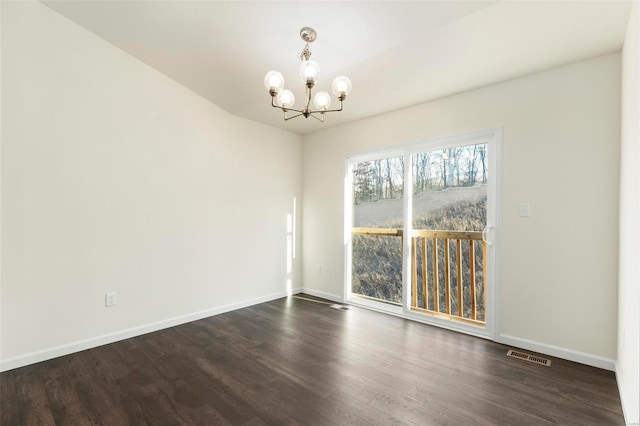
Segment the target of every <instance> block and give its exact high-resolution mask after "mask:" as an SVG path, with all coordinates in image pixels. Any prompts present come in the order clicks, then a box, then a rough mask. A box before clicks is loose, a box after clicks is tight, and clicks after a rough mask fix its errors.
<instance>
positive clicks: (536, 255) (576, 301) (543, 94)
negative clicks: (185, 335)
mask: <svg viewBox="0 0 640 426" xmlns="http://www.w3.org/2000/svg"><path fill="white" fill-rule="evenodd" d="M470 72H472V71H471V70H470ZM434 84H437V82H434ZM494 127H503V128H504V147H503V150H504V153H503V154H504V163H503V166H504V168H503V185H504V190H503V206H502V217H503V233H502V235H503V240H502V253H503V257H502V262H501V264H502V268H501V270H500V271H498V274H499V280H500V282H501V286H502V287H501V305H500V310H501V314H502V319H501V321H500V333H501V339H502V340H503V341H506V340H509V342H511V343H514V342H515V343H517V344H519V345H521V347H527V346H528V347H530V348H531V347H533V348H537V349H540V350H542V351H545V352H547V353H550V352H551V353H552V354H557V355H561V356H565V357H568V358H572V359H575V360H580V361H582V362H587V363H591V364H593V365H600V366H603V367H605V368H611V369H613V365H614V364H613V363H614V360H615V358H616V327H617V303H618V295H617V250H618V166H619V138H620V54H618V53H614V54H610V55H606V56H602V57H598V58H594V59H591V60H587V61H583V62H579V63H575V64H572V65H568V66H565V67H561V68H557V69H553V70H549V71H546V72H541V73H538V74H534V75H530V76H527V77H524V78H519V79H516V80H511V81H507V82H504V83H500V84H496V85H493V86H489V87H485V88H482V89H478V90H474V91H471V92H467V93H462V94H459V95H456V96H452V97H448V98H444V99H440V100H436V101H434V102H429V103H425V104H422V105H418V106H414V107H411V108H407V109H403V110H399V111H396V112H393V113H389V114H384V115H380V116H377V117H373V118H370V119H365V120H362V121H359V122H355V123H352V124H347V125H344V126H341V127H336V128H332V129H327V130H325V131H322V132H318V133H314V134H311V135H307V136H305V140H304V145H303V169H304V175H303V193H304V209H303V220H304V223H303V234H304V240H303V245H304V247H303V258H304V265H303V282H304V286H305V289H306V288H310V289H312V290H314V291H316V292H320V293H326V294H330V295H334V296H335V297H339V296H340V295H341V294H342V288H343V281H344V280H343V263H344V261H343V245H342V232H343V231H342V229H343V180H342V179H343V169H344V159H345V157H347V156H350V155H354V154H358V153H365V152H369V151H375V150H377V149H380V148H383V147H390V146H393V145H403V144H407V143H410V142H415V141H419V140H421V139H427V138H434V137H439V136H447V135H456V134H461V133H467V132H472V131H476V130H481V129H486V128H494ZM523 201H527V202H529V203H530V204H531V212H532V215H531V217H530V218H520V217H518V204H519V203H520V202H523ZM316 265H321V266H322V273H321V274H320V275H318V274H316Z"/></svg>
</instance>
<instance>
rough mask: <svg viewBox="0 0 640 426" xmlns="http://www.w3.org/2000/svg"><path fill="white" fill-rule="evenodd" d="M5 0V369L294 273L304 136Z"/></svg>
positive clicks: (252, 296) (279, 287) (242, 294)
mask: <svg viewBox="0 0 640 426" xmlns="http://www.w3.org/2000/svg"><path fill="white" fill-rule="evenodd" d="M1 7H2V64H3V69H2V71H3V72H2V89H3V92H2V124H3V126H2V166H1V170H2V276H1V279H2V281H1V283H2V284H1V285H2V300H1V309H2V313H1V320H2V323H1V326H2V328H1V334H2V339H1V342H2V348H1V358H2V368H3V369H7V368H13V367H16V366H19V365H23V364H25V363H29V362H34V361H38V360H40V359H45V358H48V357H51V356H55V355H59V354H63V353H67V352H70V351H73V350H78V349H83V348H84V347H89V346H92V345H95V344H98V343H104V342H106V341H111V340H117V339H118V338H122V337H126V336H128V335H134V334H138V333H141V332H144V331H150V330H152V329H157V328H161V327H165V326H168V325H171V324H175V323H179V322H184V321H187V320H189V319H193V318H196V317H201V316H207V315H210V314H211V313H215V312H219V311H223V310H225V309H228V308H229V307H232V306H240V305H243V304H247V303H253V302H256V301H258V300H265V299H269V298H274V297H278V296H282V295H285V294H286V292H285V290H286V280H287V279H288V278H291V279H292V284H293V286H294V287H298V286H300V273H299V267H300V263H301V262H300V256H299V255H298V256H297V257H296V261H295V262H294V270H293V273H292V274H291V276H287V273H286V266H287V262H286V241H287V240H286V238H287V236H286V232H287V228H286V225H287V214H290V213H292V210H293V199H294V197H297V200H298V205H300V193H301V150H302V148H301V145H300V144H301V137H300V136H298V135H294V134H292V133H288V132H284V131H281V130H277V129H274V128H269V127H267V126H263V125H260V124H256V123H254V122H250V121H247V120H244V119H240V118H237V117H234V116H231V115H229V114H227V113H226V112H224V111H222V110H221V109H220V108H218V107H216V106H215V105H213V104H211V103H209V102H208V101H206V100H204V99H203V98H201V97H200V96H197V95H196V94H194V93H193V92H191V91H189V90H187V89H185V88H184V87H182V86H180V85H178V84H177V83H175V82H174V81H172V80H170V79H169V78H167V77H166V76H164V75H162V74H160V73H158V72H157V71H155V70H153V69H151V68H149V67H148V66H146V65H144V64H142V63H141V62H139V61H137V60H135V59H133V58H132V57H130V56H129V55H127V54H125V53H124V52H122V51H120V50H118V49H117V48H115V47H113V46H112V45H110V44H107V43H106V42H104V41H103V40H101V39H99V38H98V37H96V36H94V35H93V34H91V33H89V32H87V31H86V30H84V29H82V28H81V27H79V26H77V25H75V24H73V23H71V22H70V21H68V20H67V19H65V18H63V17H61V16H60V15H58V14H56V13H55V12H53V11H51V10H50V9H48V8H47V7H46V6H43V5H42V4H40V3H36V2H28V3H24V2H21V3H12V2H2V6H1ZM298 211H299V210H298ZM298 223H300V220H298ZM298 231H299V230H298ZM297 235H298V243H299V242H300V239H299V235H300V232H298V233H297ZM299 245H300V244H298V246H299ZM298 254H299V253H298ZM106 291H117V292H118V299H119V302H118V305H117V306H116V307H113V308H105V306H104V304H105V302H104V293H105V292H106Z"/></svg>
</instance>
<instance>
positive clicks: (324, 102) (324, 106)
mask: <svg viewBox="0 0 640 426" xmlns="http://www.w3.org/2000/svg"><path fill="white" fill-rule="evenodd" d="M313 104H314V105H315V106H316V108H318V109H319V110H320V111H326V110H328V109H329V107H330V106H331V96H329V94H328V93H327V92H318V93H316V95H315V96H314V97H313Z"/></svg>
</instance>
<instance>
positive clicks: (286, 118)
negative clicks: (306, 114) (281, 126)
mask: <svg viewBox="0 0 640 426" xmlns="http://www.w3.org/2000/svg"><path fill="white" fill-rule="evenodd" d="M283 111H284V121H289V120H291V119H292V118H296V117H300V116H301V115H302V113H299V114H296V115H292V116H291V117H287V111H285V110H283ZM295 111H297V110H295Z"/></svg>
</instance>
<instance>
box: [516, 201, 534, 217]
mask: <svg viewBox="0 0 640 426" xmlns="http://www.w3.org/2000/svg"><path fill="white" fill-rule="evenodd" d="M518 211H519V212H520V217H529V216H531V207H530V206H529V203H520V208H519V209H518Z"/></svg>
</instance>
